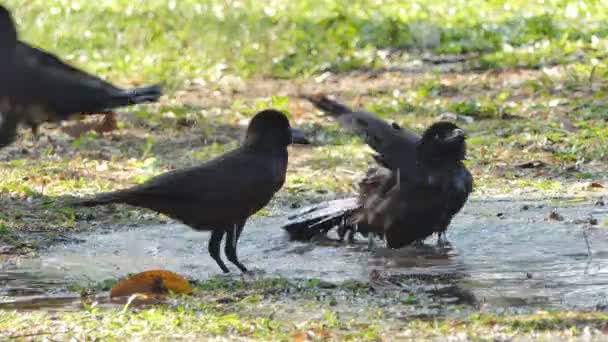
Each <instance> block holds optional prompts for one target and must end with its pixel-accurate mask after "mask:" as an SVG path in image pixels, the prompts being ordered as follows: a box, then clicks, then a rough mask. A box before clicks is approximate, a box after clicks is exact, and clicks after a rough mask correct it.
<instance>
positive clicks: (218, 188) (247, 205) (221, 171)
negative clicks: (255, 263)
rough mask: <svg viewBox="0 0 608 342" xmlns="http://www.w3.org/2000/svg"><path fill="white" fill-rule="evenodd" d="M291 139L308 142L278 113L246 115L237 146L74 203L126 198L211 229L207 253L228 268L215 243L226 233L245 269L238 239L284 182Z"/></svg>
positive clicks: (232, 256) (230, 253)
mask: <svg viewBox="0 0 608 342" xmlns="http://www.w3.org/2000/svg"><path fill="white" fill-rule="evenodd" d="M292 143H294V144H307V143H308V141H307V140H306V138H305V137H304V135H303V134H302V133H301V132H300V131H298V130H295V129H293V128H291V127H290V125H289V121H288V119H287V117H285V115H284V114H283V113H281V112H279V111H276V110H271V109H270V110H265V111H262V112H260V113H258V114H256V116H255V117H254V118H253V119H252V120H251V122H250V123H249V127H248V129H247V135H246V137H245V141H244V143H243V144H242V145H241V146H240V147H239V148H237V149H235V150H233V151H231V152H228V153H226V154H224V155H222V156H220V157H218V158H215V159H212V160H210V161H207V162H206V163H204V164H202V165H199V166H195V167H191V168H187V169H182V170H176V171H172V172H168V173H165V174H162V175H160V176H157V177H155V178H152V179H150V180H149V181H147V182H146V183H144V184H141V185H138V186H135V187H132V188H129V189H125V190H119V191H114V192H109V193H103V194H98V195H97V196H95V197H94V198H92V199H87V200H83V201H80V202H77V203H76V205H81V206H96V205H103V204H109V203H126V204H130V205H133V206H137V207H142V208H149V209H152V210H154V211H156V212H159V213H162V214H165V215H167V216H169V217H172V218H174V219H177V220H180V221H181V222H183V223H185V224H187V225H188V226H190V227H192V228H193V229H195V230H199V231H200V230H210V231H212V233H211V240H209V254H211V257H213V259H215V261H216V262H217V264H218V265H219V266H220V267H221V269H222V271H224V272H229V270H228V268H227V267H226V265H225V264H224V262H223V261H222V259H221V258H220V243H221V241H222V237H223V236H224V234H226V236H227V237H226V246H225V254H226V257H227V258H228V260H230V261H231V262H232V263H233V264H234V265H236V266H237V267H238V268H239V269H240V270H241V271H243V272H246V271H247V269H246V268H245V266H243V265H242V264H241V263H240V262H239V260H238V258H237V252H236V246H237V242H238V239H239V237H240V235H241V232H242V231H243V227H244V226H245V222H246V221H247V219H248V218H249V216H251V215H253V214H254V213H256V212H257V211H258V210H260V209H261V208H263V207H264V206H265V205H266V204H267V203H268V202H269V201H270V199H271V198H272V197H273V195H274V194H275V193H276V192H277V191H278V190H279V189H281V187H282V186H283V183H284V182H285V173H286V171H287V146H288V145H289V144H292Z"/></svg>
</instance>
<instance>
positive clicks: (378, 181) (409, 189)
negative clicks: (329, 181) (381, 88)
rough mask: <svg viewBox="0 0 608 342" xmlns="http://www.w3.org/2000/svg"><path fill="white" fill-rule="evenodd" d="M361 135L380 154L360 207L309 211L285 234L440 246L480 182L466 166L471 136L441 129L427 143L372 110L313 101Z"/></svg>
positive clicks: (430, 132) (349, 202) (350, 202)
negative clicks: (333, 233) (431, 240)
mask: <svg viewBox="0 0 608 342" xmlns="http://www.w3.org/2000/svg"><path fill="white" fill-rule="evenodd" d="M308 100H309V101H311V102H312V103H313V104H314V105H315V106H316V107H318V108H319V109H321V110H323V111H324V112H326V113H329V114H330V115H332V116H333V117H335V118H336V119H337V120H338V121H339V122H340V123H341V124H343V125H344V126H346V127H348V128H350V129H351V130H352V131H354V132H355V133H356V134H358V135H359V136H360V137H361V138H362V139H363V140H364V141H365V142H366V143H367V144H368V145H369V146H371V147H372V148H373V149H374V150H375V152H376V154H375V155H374V159H375V160H376V162H377V163H378V167H375V168H371V169H370V170H369V171H368V172H367V175H366V177H365V178H364V179H363V180H362V181H361V183H360V184H359V196H358V198H357V199H356V200H354V199H352V198H351V199H344V200H336V201H332V202H329V203H323V204H320V205H317V206H313V207H311V208H306V209H305V210H303V211H302V212H301V213H300V214H298V215H295V216H292V217H290V221H289V222H288V224H287V225H285V226H284V227H283V228H284V229H285V230H287V232H288V233H289V234H290V236H291V237H292V238H293V239H298V240H306V239H310V238H311V237H313V236H315V235H317V234H320V233H325V232H327V231H329V230H330V229H332V228H334V227H338V233H339V236H340V238H341V239H342V238H344V236H345V235H346V233H347V232H349V234H350V235H349V239H350V240H352V238H353V234H354V233H355V232H359V233H361V234H363V235H368V234H370V233H371V234H374V235H376V236H379V237H381V238H384V239H386V242H387V245H388V246H389V247H391V248H401V247H403V246H406V245H408V244H411V243H413V242H416V241H421V240H424V239H425V238H427V237H428V236H430V235H432V234H433V233H437V234H438V239H437V241H438V243H443V242H444V234H445V232H446V230H447V228H448V225H449V224H450V222H451V220H452V217H454V215H456V214H457V213H458V212H459V211H460V209H461V208H462V207H463V205H464V204H465V202H466V201H467V199H468V197H469V194H470V193H471V191H472V188H473V178H472V176H471V174H470V173H469V171H468V170H467V169H466V167H465V166H464V164H463V162H462V161H463V160H464V159H465V153H466V144H465V134H464V131H463V130H461V129H460V128H458V127H457V126H456V125H454V124H453V123H450V122H445V121H443V122H437V123H434V124H433V125H431V126H430V127H428V128H427V129H426V131H425V132H424V133H423V135H422V137H419V136H418V135H417V134H415V133H414V132H412V131H409V130H407V129H404V128H401V127H399V126H398V125H396V124H392V125H391V124H389V123H387V122H385V121H384V120H382V119H380V118H379V117H377V116H376V115H375V114H373V113H370V112H366V111H353V110H351V109H350V108H348V107H346V106H344V105H343V104H340V103H338V102H336V101H334V100H331V99H329V98H328V97H324V96H312V97H309V98H308Z"/></svg>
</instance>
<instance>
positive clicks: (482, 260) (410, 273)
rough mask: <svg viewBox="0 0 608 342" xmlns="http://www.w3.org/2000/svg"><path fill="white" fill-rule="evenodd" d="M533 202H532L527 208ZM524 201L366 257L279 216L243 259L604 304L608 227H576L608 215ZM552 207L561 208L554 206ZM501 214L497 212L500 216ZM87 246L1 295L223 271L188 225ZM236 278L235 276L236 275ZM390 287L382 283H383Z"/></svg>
mask: <svg viewBox="0 0 608 342" xmlns="http://www.w3.org/2000/svg"><path fill="white" fill-rule="evenodd" d="M528 204H529V203H528ZM538 204H539V203H534V205H527V206H526V210H522V209H521V208H522V206H523V205H524V203H522V202H479V201H477V202H472V203H469V204H468V205H467V206H466V207H465V210H464V211H463V212H462V213H461V214H460V215H458V216H457V217H456V218H455V219H454V222H453V224H452V226H451V227H450V229H449V231H448V238H449V240H450V242H451V246H449V247H447V248H439V247H435V246H433V245H432V244H434V240H429V241H428V243H429V244H431V245H428V246H423V247H408V248H404V249H401V250H388V249H386V248H383V247H376V248H375V249H374V250H373V252H371V253H370V252H368V251H367V242H366V241H363V240H362V241H361V243H358V244H355V245H342V244H337V243H335V242H327V241H325V242H315V243H300V242H290V241H288V239H287V236H286V235H285V234H284V233H283V232H282V231H281V230H280V229H279V228H278V227H279V226H280V224H279V223H281V222H282V221H281V220H282V219H281V218H274V219H268V218H256V219H254V220H251V221H250V223H249V224H248V226H247V227H246V228H245V231H244V233H243V236H242V238H241V241H240V242H239V254H240V256H241V259H242V261H243V262H244V263H245V264H247V265H248V266H249V265H250V266H253V267H254V269H257V273H263V274H265V275H266V276H268V277H274V276H283V277H287V278H321V279H323V280H326V281H343V280H358V281H370V274H371V278H372V279H371V282H372V284H374V283H376V284H380V285H378V286H379V287H380V288H381V287H382V286H384V285H386V286H387V287H390V288H398V289H400V290H401V291H407V292H412V293H416V294H417V295H419V294H421V293H423V294H425V295H428V296H429V298H431V299H432V300H437V301H438V302H440V303H441V302H449V303H463V304H469V305H474V304H482V305H484V306H489V307H503V308H511V307H521V308H535V307H540V306H542V307H544V308H577V309H590V308H595V307H596V306H597V305H604V304H606V303H607V302H608V300H607V298H606V297H607V296H608V291H607V290H608V268H607V267H606V266H607V264H608V230H606V229H601V228H592V229H589V230H588V231H587V236H588V239H589V241H590V244H591V249H592V251H593V258H592V259H589V258H588V256H587V247H586V244H585V240H584V237H583V230H582V229H583V228H582V227H583V225H581V224H577V223H572V221H573V220H576V219H584V218H586V217H588V216H589V215H590V214H591V215H593V216H594V217H595V218H596V219H598V221H599V222H603V221H604V220H606V218H607V217H608V210H606V209H604V208H600V207H594V206H563V207H559V206H558V208H557V210H558V212H559V213H560V214H561V215H562V216H564V217H565V218H566V220H565V221H562V222H557V221H548V220H546V217H547V213H548V212H549V211H550V210H551V209H552V207H550V206H548V205H546V204H545V205H546V206H543V205H538ZM554 207H555V206H554ZM497 213H501V215H498V216H497ZM79 238H82V239H83V240H84V241H85V242H83V243H72V244H60V245H55V246H54V247H52V248H50V249H49V250H48V251H46V252H44V253H43V254H42V255H41V256H40V257H39V258H37V259H33V260H28V261H24V262H21V263H19V264H17V265H3V266H2V269H0V295H3V296H24V295H38V294H41V293H48V292H49V291H51V292H52V291H57V289H65V288H66V284H74V283H82V282H90V283H98V282H100V281H102V280H105V279H110V278H118V277H121V276H124V275H126V274H128V273H135V272H141V271H144V270H149V269H154V268H163V269H168V270H171V271H174V272H177V273H180V274H182V275H185V276H187V277H190V278H193V279H197V280H204V279H207V278H209V277H213V276H215V275H219V274H220V273H221V271H220V269H219V268H218V267H217V265H216V264H215V262H214V261H213V260H212V259H211V257H210V256H209V255H208V253H207V241H208V238H209V237H208V234H206V233H200V232H195V231H192V230H191V229H189V228H187V227H185V226H182V225H178V224H175V225H160V226H148V227H140V228H136V229H129V230H117V231H112V232H109V231H106V232H103V233H101V232H98V233H95V234H88V235H82V236H79ZM233 271H234V272H235V273H236V271H237V270H236V269H235V268H233ZM383 284H384V285H383Z"/></svg>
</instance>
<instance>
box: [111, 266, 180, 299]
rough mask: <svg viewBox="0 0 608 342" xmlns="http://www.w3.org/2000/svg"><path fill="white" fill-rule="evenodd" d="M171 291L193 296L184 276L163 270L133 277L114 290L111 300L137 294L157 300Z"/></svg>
mask: <svg viewBox="0 0 608 342" xmlns="http://www.w3.org/2000/svg"><path fill="white" fill-rule="evenodd" d="M169 291H171V292H173V293H178V294H191V293H192V287H191V286H190V283H189V282H188V281H187V280H186V279H185V278H184V277H182V276H180V275H178V274H176V273H173V272H170V271H163V270H151V271H146V272H142V273H138V274H136V275H133V276H131V277H129V278H127V279H125V280H123V281H121V282H119V283H118V284H116V286H114V287H113V288H112V291H111V292H110V298H114V297H128V296H131V295H133V294H135V293H141V294H144V295H146V296H150V297H153V298H156V297H157V296H158V295H163V296H164V295H166V294H168V293H169Z"/></svg>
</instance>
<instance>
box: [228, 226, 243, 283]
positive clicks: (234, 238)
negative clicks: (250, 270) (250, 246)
mask: <svg viewBox="0 0 608 342" xmlns="http://www.w3.org/2000/svg"><path fill="white" fill-rule="evenodd" d="M243 226H244V224H235V225H233V226H232V229H229V230H228V233H227V235H226V246H225V248H224V253H226V257H227V258H228V260H230V262H231V263H233V264H234V265H235V266H236V267H238V268H239V269H240V270H241V272H243V273H244V272H247V268H246V267H245V266H243V264H241V263H240V262H239V258H238V256H237V255H236V245H237V244H238V242H239V237H240V236H241V232H242V231H243Z"/></svg>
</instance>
